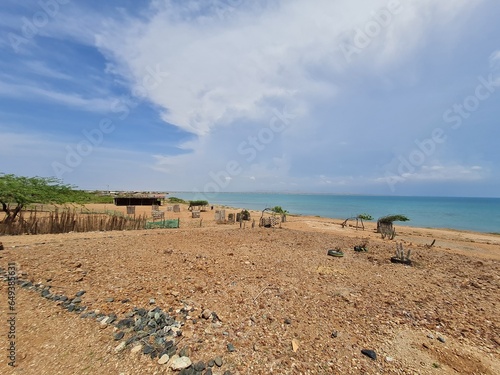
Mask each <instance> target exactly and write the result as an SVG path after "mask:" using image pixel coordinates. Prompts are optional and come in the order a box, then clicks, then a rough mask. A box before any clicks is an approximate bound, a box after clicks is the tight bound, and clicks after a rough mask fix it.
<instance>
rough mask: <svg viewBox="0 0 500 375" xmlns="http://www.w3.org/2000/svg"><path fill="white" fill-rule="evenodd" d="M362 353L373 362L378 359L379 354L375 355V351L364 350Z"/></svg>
mask: <svg viewBox="0 0 500 375" xmlns="http://www.w3.org/2000/svg"><path fill="white" fill-rule="evenodd" d="M361 353H363V354H364V355H366V356H367V357H370V358H371V359H373V360H375V359H377V353H375V351H374V350H371V349H362V350H361Z"/></svg>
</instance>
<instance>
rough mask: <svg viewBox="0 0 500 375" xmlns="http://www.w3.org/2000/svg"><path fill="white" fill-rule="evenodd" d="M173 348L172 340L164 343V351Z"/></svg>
mask: <svg viewBox="0 0 500 375" xmlns="http://www.w3.org/2000/svg"><path fill="white" fill-rule="evenodd" d="M172 346H174V342H173V341H172V340H168V341H165V349H170V348H171V347H172Z"/></svg>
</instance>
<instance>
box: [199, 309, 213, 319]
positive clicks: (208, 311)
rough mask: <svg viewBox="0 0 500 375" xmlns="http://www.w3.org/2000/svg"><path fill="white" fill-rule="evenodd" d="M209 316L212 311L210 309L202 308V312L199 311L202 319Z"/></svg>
mask: <svg viewBox="0 0 500 375" xmlns="http://www.w3.org/2000/svg"><path fill="white" fill-rule="evenodd" d="M210 316H212V311H210V310H208V309H205V310H203V312H202V313H201V317H202V318H203V319H209V318H210Z"/></svg>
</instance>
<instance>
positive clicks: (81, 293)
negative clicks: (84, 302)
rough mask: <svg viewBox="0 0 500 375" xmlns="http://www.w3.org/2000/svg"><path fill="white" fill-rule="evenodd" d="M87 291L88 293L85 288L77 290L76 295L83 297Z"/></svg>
mask: <svg viewBox="0 0 500 375" xmlns="http://www.w3.org/2000/svg"><path fill="white" fill-rule="evenodd" d="M85 293H86V291H85V290H80V291H79V292H77V293H76V294H75V295H76V296H77V297H81V296H83V295H84V294H85Z"/></svg>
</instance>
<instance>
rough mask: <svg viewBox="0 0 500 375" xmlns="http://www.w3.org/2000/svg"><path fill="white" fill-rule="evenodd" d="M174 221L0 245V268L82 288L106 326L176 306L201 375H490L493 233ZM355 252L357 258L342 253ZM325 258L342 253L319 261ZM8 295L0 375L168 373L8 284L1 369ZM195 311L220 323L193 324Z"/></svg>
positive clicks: (499, 325) (1, 299)
mask: <svg viewBox="0 0 500 375" xmlns="http://www.w3.org/2000/svg"><path fill="white" fill-rule="evenodd" d="M96 208H97V207H96ZM100 208H101V209H102V206H101V207H100ZM112 208H114V207H112V206H111V205H108V207H107V209H112ZM145 210H147V209H145ZM228 212H236V211H232V210H229V209H228V210H226V214H227V213H228ZM177 216H179V217H180V218H181V228H180V229H165V230H144V231H130V232H98V233H97V232H94V233H70V234H64V235H40V236H13V237H2V238H0V241H2V242H3V244H4V247H5V250H2V251H0V267H1V268H3V269H7V264H8V263H9V262H15V264H16V269H17V273H18V275H19V277H21V278H22V279H25V280H30V281H32V282H34V283H42V284H43V285H50V286H51V290H52V291H53V292H55V293H60V294H65V295H67V296H69V297H74V296H75V293H76V292H78V291H79V290H85V291H86V293H85V294H84V295H83V296H82V297H81V298H82V304H84V305H85V306H87V307H88V309H89V310H95V309H99V310H100V311H101V312H103V313H105V314H111V313H115V314H117V315H118V317H119V318H121V317H123V316H124V315H125V314H126V313H128V312H130V311H131V310H132V309H133V308H134V307H142V308H146V309H150V308H152V307H155V306H158V307H160V308H162V309H163V310H165V311H168V310H169V309H172V314H174V315H176V311H178V310H179V309H182V308H186V307H187V309H188V310H190V312H189V313H188V317H187V318H186V316H185V315H183V314H181V313H178V314H177V315H178V319H179V320H181V321H183V322H184V323H185V324H184V326H183V327H182V336H181V337H179V338H178V339H177V346H178V348H179V350H180V349H181V348H187V349H188V351H189V356H190V358H191V359H192V360H193V361H194V362H196V361H200V360H202V361H205V362H208V361H209V360H210V359H213V358H214V357H215V356H221V357H222V358H223V361H224V364H223V366H222V367H220V368H218V367H215V368H214V374H223V373H224V372H225V371H230V372H231V373H232V374H270V373H275V374H492V375H493V374H500V318H499V314H498V312H499V311H500V295H499V290H500V288H499V286H500V272H499V271H500V265H499V261H500V236H496V235H487V234H478V233H469V232H458V231H449V230H434V229H419V228H410V227H400V226H397V230H398V236H397V237H396V239H395V240H393V241H389V240H382V239H381V238H380V235H378V234H376V233H374V230H373V229H374V225H373V223H369V224H367V227H366V229H365V230H364V231H363V230H356V229H355V228H352V227H346V228H341V226H340V222H341V220H332V219H324V218H318V217H298V216H290V217H289V218H288V222H287V223H284V224H283V225H282V228H281V229H280V228H274V229H266V228H258V227H256V228H252V227H251V224H250V223H246V225H245V228H242V229H240V226H239V224H225V225H224V224H222V225H220V224H219V225H218V224H216V223H215V222H214V220H213V218H214V213H213V212H211V211H209V212H206V213H202V218H203V220H202V221H201V226H200V219H191V218H190V213H189V212H187V211H186V209H185V207H183V211H182V212H181V213H180V214H179V215H178V214H174V213H172V212H168V213H167V217H169V218H172V217H177ZM252 216H253V217H255V218H257V219H258V217H259V216H260V214H259V213H252ZM433 239H436V243H435V245H434V246H433V247H432V248H427V247H426V246H425V245H426V244H430V243H431V242H432V240H433ZM364 241H368V250H369V251H368V252H366V253H357V252H354V251H353V247H354V246H355V245H358V244H360V243H362V242H364ZM396 242H402V243H403V245H404V248H405V249H411V250H412V258H413V260H414V263H415V264H414V266H413V267H408V266H404V265H400V264H393V263H391V262H390V257H391V256H393V255H394V252H395V248H396ZM335 247H340V248H341V249H343V251H344V253H345V256H344V257H342V258H332V257H329V256H327V255H326V253H327V250H328V249H331V248H335ZM7 296H8V290H7V283H6V282H4V281H2V282H0V314H1V317H2V318H1V322H2V323H1V326H0V352H1V353H2V354H1V356H0V371H1V373H2V374H10V373H12V374H54V375H55V374H117V375H118V374H127V375H132V374H169V373H173V371H172V370H170V369H169V367H168V365H159V364H157V360H156V359H155V360H153V359H151V358H150V357H148V356H147V355H143V354H140V353H135V354H133V353H132V352H131V350H130V348H126V349H125V350H124V351H122V352H119V353H116V352H115V347H116V346H117V345H118V341H115V340H114V338H113V334H114V333H115V331H116V328H115V327H113V326H112V325H108V326H103V325H101V324H100V323H98V322H96V321H95V320H92V319H82V318H80V317H79V316H78V314H75V313H70V312H68V311H66V310H64V309H62V307H61V306H59V305H58V304H57V303H56V302H54V301H49V300H47V299H45V298H42V297H41V296H40V293H37V292H35V291H31V290H27V289H25V288H21V287H19V286H18V287H17V288H16V296H15V298H16V312H17V315H16V366H17V367H15V368H11V367H9V366H8V365H7V362H8V359H7V348H8V340H7V335H8V329H9V326H8V323H7V310H8V299H7ZM108 298H114V301H113V302H106V301H107V299H108ZM151 298H154V299H155V305H150V303H149V302H150V299H151ZM127 299H128V300H129V301H128V302H125V303H122V300H127ZM204 309H210V310H211V311H215V312H216V313H217V315H218V316H219V317H220V319H221V321H222V324H221V325H220V324H214V323H212V321H210V320H205V319H203V318H201V319H200V314H201V313H202V311H203V310H204ZM438 337H440V338H442V339H444V340H443V341H444V342H441V341H439V340H438ZM292 342H293V343H294V346H292ZM228 343H231V344H233V345H234V347H235V349H236V350H235V351H234V352H229V351H228V349H227V344H228ZM362 349H372V350H374V351H375V352H376V353H377V358H376V360H372V359H370V358H368V357H367V356H365V355H363V354H361V350H362Z"/></svg>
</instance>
